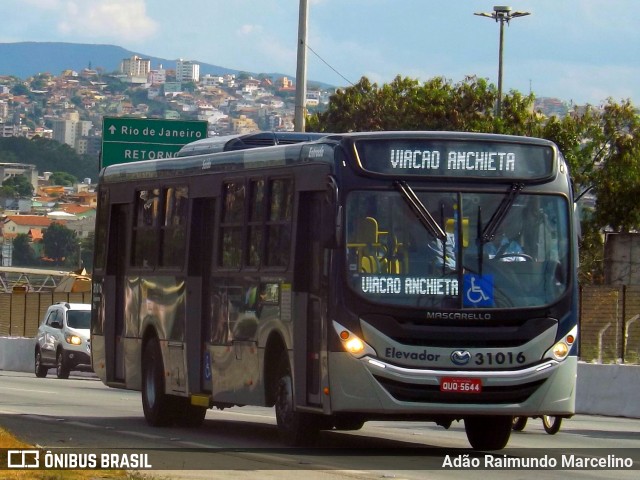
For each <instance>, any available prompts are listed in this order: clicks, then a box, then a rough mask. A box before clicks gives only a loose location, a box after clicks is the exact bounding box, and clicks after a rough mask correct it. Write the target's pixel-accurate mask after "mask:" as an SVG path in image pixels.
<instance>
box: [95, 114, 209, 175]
mask: <svg viewBox="0 0 640 480" xmlns="http://www.w3.org/2000/svg"><path fill="white" fill-rule="evenodd" d="M203 138H207V122H205V121H202V122H201V121H184V120H162V119H151V118H130V117H104V118H103V119H102V162H101V163H102V165H101V167H107V166H109V165H114V164H117V163H127V162H137V161H139V160H156V159H159V158H169V157H175V155H176V153H178V150H180V148H181V147H182V146H183V145H186V144H187V143H191V142H195V141H196V140H201V139H203Z"/></svg>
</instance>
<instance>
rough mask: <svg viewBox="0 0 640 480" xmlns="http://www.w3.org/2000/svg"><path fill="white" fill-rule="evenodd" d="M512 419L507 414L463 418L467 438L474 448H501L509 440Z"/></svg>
mask: <svg viewBox="0 0 640 480" xmlns="http://www.w3.org/2000/svg"><path fill="white" fill-rule="evenodd" d="M512 425H513V419H512V417H510V416H507V415H487V416H482V415H477V416H473V417H466V418H465V419H464V429H465V431H466V433H467V439H468V440H469V443H470V444H471V446H472V447H473V449H474V450H501V449H503V448H504V447H505V446H506V445H507V442H509V437H510V436H511V428H512Z"/></svg>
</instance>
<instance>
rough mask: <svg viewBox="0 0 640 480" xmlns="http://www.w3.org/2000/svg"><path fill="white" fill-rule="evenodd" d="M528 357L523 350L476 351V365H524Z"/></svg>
mask: <svg viewBox="0 0 640 480" xmlns="http://www.w3.org/2000/svg"><path fill="white" fill-rule="evenodd" d="M526 360H527V359H526V358H525V356H524V353H523V352H518V353H515V354H514V353H513V352H489V353H476V355H475V364H476V365H504V364H507V365H513V364H514V363H518V364H520V365H522V364H523V363H525V362H526Z"/></svg>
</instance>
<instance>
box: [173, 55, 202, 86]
mask: <svg viewBox="0 0 640 480" xmlns="http://www.w3.org/2000/svg"><path fill="white" fill-rule="evenodd" d="M176 81H178V82H199V81H200V65H199V64H197V63H196V62H192V61H191V60H183V59H181V58H180V59H178V60H176Z"/></svg>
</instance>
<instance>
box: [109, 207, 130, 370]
mask: <svg viewBox="0 0 640 480" xmlns="http://www.w3.org/2000/svg"><path fill="white" fill-rule="evenodd" d="M127 214H128V209H127V205H121V204H116V205H113V206H112V210H111V222H110V224H111V229H110V230H109V245H108V248H109V254H108V256H107V258H108V261H109V263H108V264H107V277H111V282H113V283H112V284H113V286H114V292H115V297H114V298H115V301H114V302H113V303H108V304H107V305H106V309H107V311H106V315H107V317H112V318H113V319H114V322H105V332H104V333H105V349H106V352H105V354H106V358H107V362H106V365H107V380H108V381H112V382H124V381H125V371H124V333H125V332H124V325H125V321H124V319H125V314H126V312H125V308H126V307H127V304H126V302H125V286H126V285H125V283H126V282H125V270H126V268H125V267H126V258H127V255H126V240H127V238H128V235H127V233H126V232H127V225H128V222H127ZM109 309H113V310H112V311H111V312H109ZM136 311H137V309H136ZM131 313H132V312H129V314H131Z"/></svg>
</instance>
